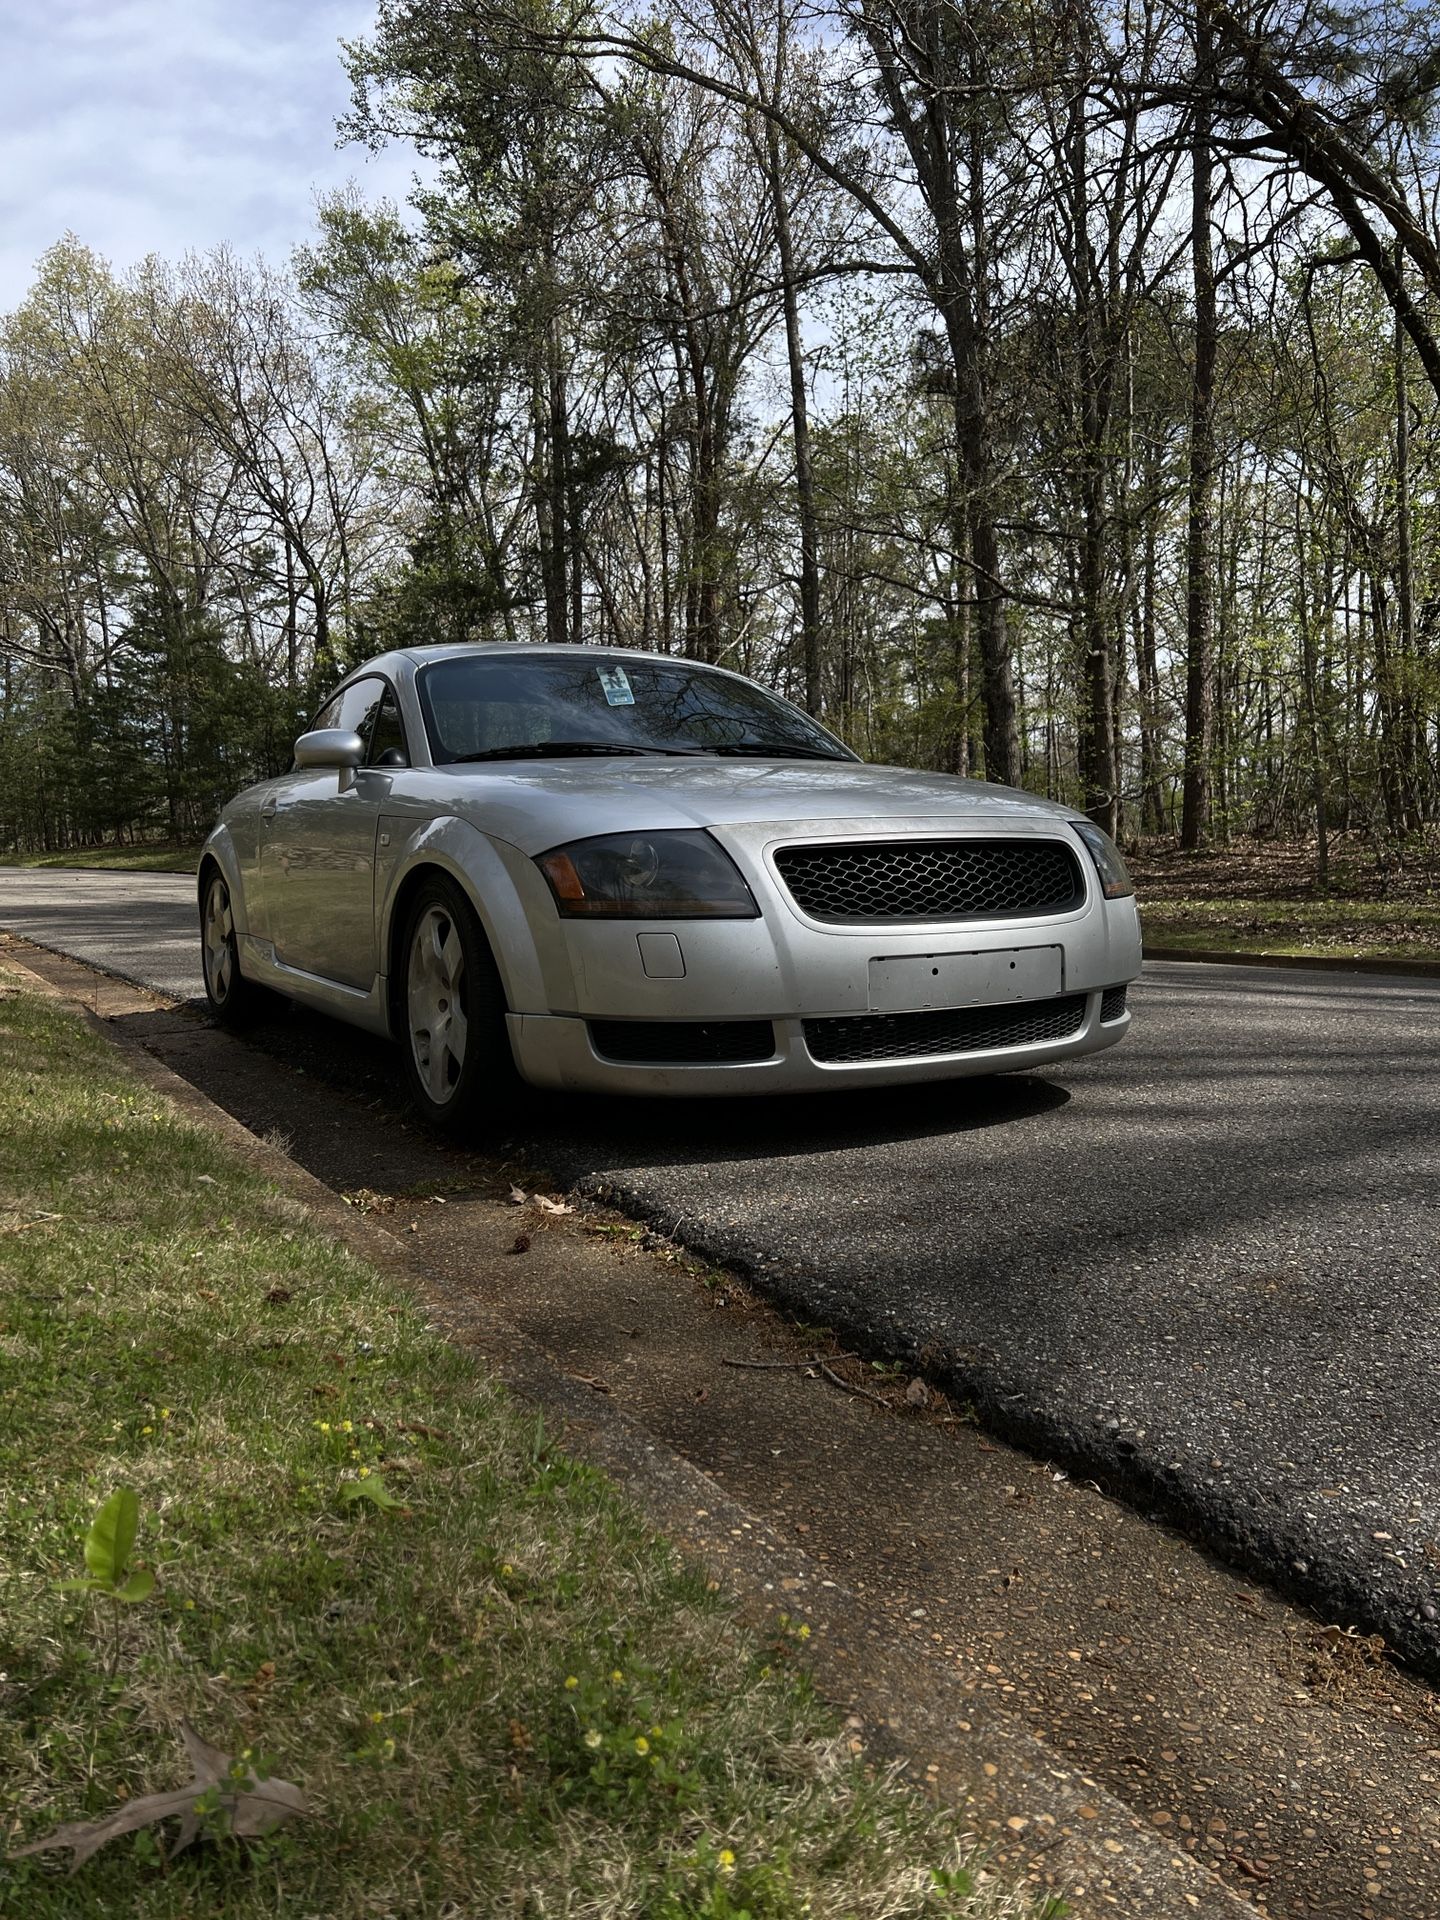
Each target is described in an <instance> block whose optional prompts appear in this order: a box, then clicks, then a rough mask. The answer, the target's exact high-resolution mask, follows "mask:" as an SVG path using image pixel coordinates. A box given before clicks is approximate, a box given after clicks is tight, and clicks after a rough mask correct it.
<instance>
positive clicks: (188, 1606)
mask: <svg viewBox="0 0 1440 1920" xmlns="http://www.w3.org/2000/svg"><path fill="white" fill-rule="evenodd" d="M185 1611H186V1613H193V1612H194V1611H195V1602H194V1601H193V1600H187V1601H186V1602H185Z"/></svg>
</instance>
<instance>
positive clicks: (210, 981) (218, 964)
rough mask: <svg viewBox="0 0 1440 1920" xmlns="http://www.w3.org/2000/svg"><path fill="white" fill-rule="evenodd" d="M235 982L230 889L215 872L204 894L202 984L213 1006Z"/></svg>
mask: <svg viewBox="0 0 1440 1920" xmlns="http://www.w3.org/2000/svg"><path fill="white" fill-rule="evenodd" d="M234 983H235V916H234V914H233V913H232V912H231V911H230V889H229V888H228V887H227V886H226V884H225V882H224V881H223V880H222V879H221V878H220V876H219V875H218V874H217V875H216V876H215V878H214V879H213V880H212V881H211V882H210V886H209V889H208V891H207V892H206V895H205V984H206V985H207V986H208V987H209V989H210V998H211V999H212V1000H213V1001H214V1002H215V1004H216V1006H217V1007H219V1006H224V1004H225V1002H226V1001H227V1000H228V999H229V998H230V990H231V988H232V986H233V985H234Z"/></svg>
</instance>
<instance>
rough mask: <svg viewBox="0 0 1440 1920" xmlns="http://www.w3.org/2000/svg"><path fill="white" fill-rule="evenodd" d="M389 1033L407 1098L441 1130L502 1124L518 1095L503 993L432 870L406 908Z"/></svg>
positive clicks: (466, 905) (470, 919) (454, 898)
mask: <svg viewBox="0 0 1440 1920" xmlns="http://www.w3.org/2000/svg"><path fill="white" fill-rule="evenodd" d="M396 1015H397V1018H396V1030H397V1032H398V1035H399V1039H400V1048H401V1053H402V1056H403V1058H404V1062H405V1078H406V1082H407V1084H408V1086H409V1090H410V1098H411V1100H412V1102H413V1103H414V1105H415V1107H416V1108H417V1110H418V1111H419V1113H420V1116H421V1118H422V1119H423V1120H424V1121H425V1123H426V1125H427V1126H430V1127H433V1128H434V1129H435V1130H436V1131H437V1132H440V1133H455V1132H459V1131H460V1130H462V1129H471V1128H483V1127H486V1126H499V1125H502V1124H503V1123H504V1122H505V1121H506V1120H507V1119H509V1118H510V1117H511V1116H513V1114H514V1112H515V1108H516V1104H517V1102H518V1100H519V1098H520V1096H521V1094H522V1092H523V1087H522V1083H521V1080H520V1076H519V1074H518V1073H517V1072H516V1070H515V1060H514V1056H513V1054H512V1053H511V1051H510V1036H509V1034H508V1033H507V1031H506V1027H505V991H504V988H503V987H502V986H501V984H500V975H499V973H498V971H497V970H496V966H495V960H494V957H493V955H492V954H491V952H490V946H489V943H488V941H487V940H486V938H485V935H484V932H483V930H482V929H481V926H480V922H479V920H478V919H477V918H476V916H475V911H474V909H473V908H472V907H471V905H470V902H469V901H468V900H467V899H466V898H465V896H464V894H463V893H462V892H461V890H460V888H459V887H458V886H457V885H456V884H455V883H454V881H452V880H447V879H445V878H444V877H443V876H442V875H439V874H437V875H436V876H435V877H434V878H433V879H429V880H426V881H424V882H423V883H422V884H421V886H420V888H419V890H418V891H417V892H416V894H415V897H414V898H413V900H412V901H411V902H410V910H409V913H408V914H407V915H406V919H405V933H404V938H403V941H402V944H401V948H400V983H399V993H398V995H397V999H396Z"/></svg>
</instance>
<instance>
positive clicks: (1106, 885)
mask: <svg viewBox="0 0 1440 1920" xmlns="http://www.w3.org/2000/svg"><path fill="white" fill-rule="evenodd" d="M1070 824H1071V826H1072V827H1073V828H1074V829H1075V831H1076V833H1078V834H1079V836H1080V838H1081V839H1082V840H1083V841H1084V842H1085V848H1086V851H1087V852H1088V853H1089V855H1090V858H1091V859H1092V860H1093V861H1094V862H1095V871H1096V873H1098V874H1099V876H1100V891H1101V892H1102V893H1103V894H1104V896H1105V898H1106V899H1107V900H1124V899H1126V898H1128V896H1129V895H1130V894H1132V893H1134V891H1135V883H1134V881H1133V880H1132V879H1131V878H1130V875H1129V873H1128V872H1127V871H1126V868H1125V862H1124V861H1123V860H1122V859H1121V857H1120V849H1119V848H1118V847H1117V846H1116V844H1115V842H1114V841H1113V840H1112V839H1111V838H1110V836H1109V834H1108V833H1106V831H1105V829H1104V828H1103V827H1097V826H1096V824H1095V822H1094V821H1093V820H1072V821H1071V822H1070Z"/></svg>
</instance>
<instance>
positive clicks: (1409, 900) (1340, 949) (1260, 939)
mask: <svg viewBox="0 0 1440 1920" xmlns="http://www.w3.org/2000/svg"><path fill="white" fill-rule="evenodd" d="M1131 867H1132V871H1133V872H1134V874H1135V878H1136V885H1137V888H1138V891H1139V895H1140V913H1141V920H1142V922H1143V925H1144V928H1145V940H1146V944H1147V945H1149V946H1152V947H1173V948H1177V949H1182V950H1188V951H1191V952H1205V951H1209V952H1226V953H1264V954H1274V955H1276V956H1287V955H1291V956H1293V955H1297V954H1299V955H1312V956H1315V957H1318V958H1328V959H1343V960H1357V959H1376V960H1378V959H1385V960H1411V961H1415V960H1419V961H1427V962H1428V961H1440V844H1437V843H1436V842H1435V840H1434V838H1433V836H1431V837H1430V838H1428V839H1416V840H1415V841H1413V842H1410V843H1403V844H1397V843H1384V842H1375V841H1372V840H1366V839H1362V838H1361V837H1360V836H1358V835H1357V836H1346V837H1339V838H1337V840H1336V842H1335V844H1334V846H1333V848H1332V855H1331V863H1330V871H1329V875H1328V879H1327V884H1326V885H1325V886H1324V887H1323V888H1322V887H1320V886H1319V885H1317V883H1316V880H1315V850H1314V847H1313V845H1309V844H1307V843H1305V842H1303V841H1249V840H1247V841H1237V842H1235V843H1234V844H1233V845H1231V846H1228V847H1218V848H1213V849H1210V850H1208V851H1206V852H1203V853H1199V854H1183V853H1180V852H1178V851H1177V850H1176V849H1175V848H1173V847H1156V846H1154V845H1151V846H1148V847H1147V848H1145V849H1144V850H1143V851H1141V852H1140V853H1138V854H1137V855H1136V856H1135V857H1134V858H1133V859H1132V861H1131Z"/></svg>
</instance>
